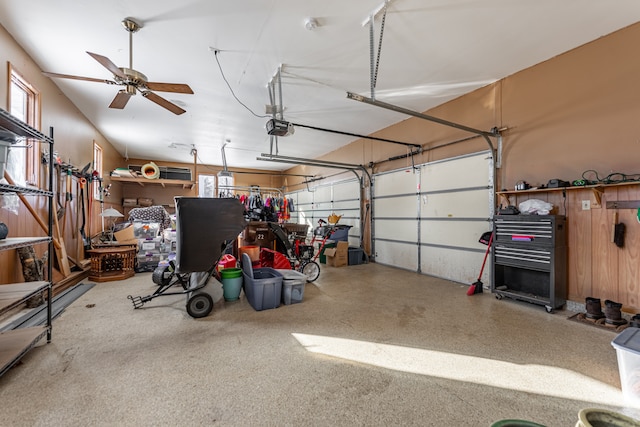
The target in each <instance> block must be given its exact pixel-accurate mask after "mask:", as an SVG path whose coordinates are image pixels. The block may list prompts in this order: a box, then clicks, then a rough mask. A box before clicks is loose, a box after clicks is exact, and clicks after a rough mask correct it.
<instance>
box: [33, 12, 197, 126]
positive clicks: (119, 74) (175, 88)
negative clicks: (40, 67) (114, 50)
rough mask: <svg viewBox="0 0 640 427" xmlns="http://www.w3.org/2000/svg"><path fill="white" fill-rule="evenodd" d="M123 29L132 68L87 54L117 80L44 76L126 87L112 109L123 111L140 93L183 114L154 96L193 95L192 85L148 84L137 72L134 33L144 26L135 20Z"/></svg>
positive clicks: (116, 98) (165, 101)
mask: <svg viewBox="0 0 640 427" xmlns="http://www.w3.org/2000/svg"><path fill="white" fill-rule="evenodd" d="M122 25H123V26H124V28H125V29H126V30H127V31H128V32H129V68H125V67H118V66H116V65H115V64H114V63H113V62H112V61H111V60H110V59H109V58H107V57H106V56H102V55H98V54H97V53H92V52H87V53H88V54H89V55H90V56H91V57H92V58H93V59H95V60H96V61H98V62H99V63H100V65H102V66H103V67H105V68H106V69H107V70H109V71H111V73H112V74H113V80H106V79H96V78H92V77H80V76H72V75H69V74H58V73H49V72H43V73H42V74H44V75H45V76H48V77H57V78H63V79H74V80H84V81H88V82H98V83H107V84H110V85H118V86H124V89H120V90H119V91H118V93H117V94H116V96H115V98H113V101H111V104H109V108H117V109H123V108H124V107H125V105H127V102H129V98H131V96H133V95H135V94H136V92H138V91H139V92H140V93H141V94H142V96H143V97H145V98H147V99H148V100H150V101H153V102H155V103H156V104H158V105H159V106H161V107H164V108H166V109H167V110H169V111H171V112H172V113H174V114H182V113H185V112H186V111H185V110H183V109H182V108H180V107H179V106H177V105H176V104H174V103H172V102H170V101H168V100H166V99H164V98H163V97H161V96H159V95H157V94H155V93H154V92H151V91H152V90H156V91H160V92H174V93H186V94H193V90H191V88H190V87H189V85H186V84H181V83H158V82H150V81H148V80H147V76H145V75H144V74H142V73H141V72H139V71H136V70H134V69H133V33H135V32H137V31H138V30H139V29H140V28H142V25H141V24H140V23H138V22H136V21H134V20H133V19H132V18H125V19H124V20H122Z"/></svg>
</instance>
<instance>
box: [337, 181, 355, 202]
mask: <svg viewBox="0 0 640 427" xmlns="http://www.w3.org/2000/svg"><path fill="white" fill-rule="evenodd" d="M359 195H360V183H359V182H358V181H355V180H352V181H346V182H339V183H335V184H334V185H333V200H345V199H353V198H354V196H355V197H356V198H357V197H359Z"/></svg>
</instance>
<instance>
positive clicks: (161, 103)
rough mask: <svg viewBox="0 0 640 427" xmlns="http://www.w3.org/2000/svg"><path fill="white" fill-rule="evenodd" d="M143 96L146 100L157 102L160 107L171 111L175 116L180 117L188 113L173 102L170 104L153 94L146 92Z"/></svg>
mask: <svg viewBox="0 0 640 427" xmlns="http://www.w3.org/2000/svg"><path fill="white" fill-rule="evenodd" d="M142 96H144V97H145V98H147V99H149V100H151V101H153V102H155V103H156V104H158V105H159V106H161V107H164V108H166V109H167V110H169V111H171V112H172V113H173V114H178V115H180V114H182V113H186V110H183V109H182V108H180V107H178V106H177V105H176V104H174V103H173V102H169V101H167V100H166V99H164V98H163V97H161V96H159V95H156V94H155V93H153V92H149V91H144V92H142Z"/></svg>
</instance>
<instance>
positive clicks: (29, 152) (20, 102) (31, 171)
mask: <svg viewBox="0 0 640 427" xmlns="http://www.w3.org/2000/svg"><path fill="white" fill-rule="evenodd" d="M9 76H10V82H9V91H8V93H9V112H10V113H11V114H12V115H13V116H15V117H17V118H18V119H20V120H22V121H23V122H25V123H26V124H28V125H29V126H31V127H33V128H35V129H40V92H38V91H37V90H36V89H35V88H34V87H33V86H32V85H31V84H30V83H29V82H28V81H27V80H25V78H24V77H23V76H22V75H21V74H20V73H18V71H16V69H15V68H13V67H12V66H11V64H9ZM9 155H10V159H9V160H8V162H7V163H8V165H11V166H12V167H9V173H10V174H11V175H12V176H11V177H12V178H13V180H14V181H16V182H24V183H26V184H32V185H38V165H39V164H40V144H36V143H34V142H33V141H28V140H27V141H25V142H24V143H19V144H16V147H14V148H13V149H12V150H9ZM22 165H24V167H22Z"/></svg>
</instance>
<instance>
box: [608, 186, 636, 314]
mask: <svg viewBox="0 0 640 427" xmlns="http://www.w3.org/2000/svg"><path fill="white" fill-rule="evenodd" d="M618 200H619V201H623V200H640V186H636V185H634V186H627V187H620V188H619V189H618ZM611 211H615V210H613V209H611ZM617 211H618V221H619V222H621V223H623V224H624V225H625V236H624V247H622V248H619V249H618V254H619V256H618V269H619V271H620V274H619V284H618V292H619V297H618V298H619V299H620V301H618V302H621V303H622V304H623V310H625V311H633V312H637V311H638V310H640V224H639V223H638V220H637V210H636V209H617Z"/></svg>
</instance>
